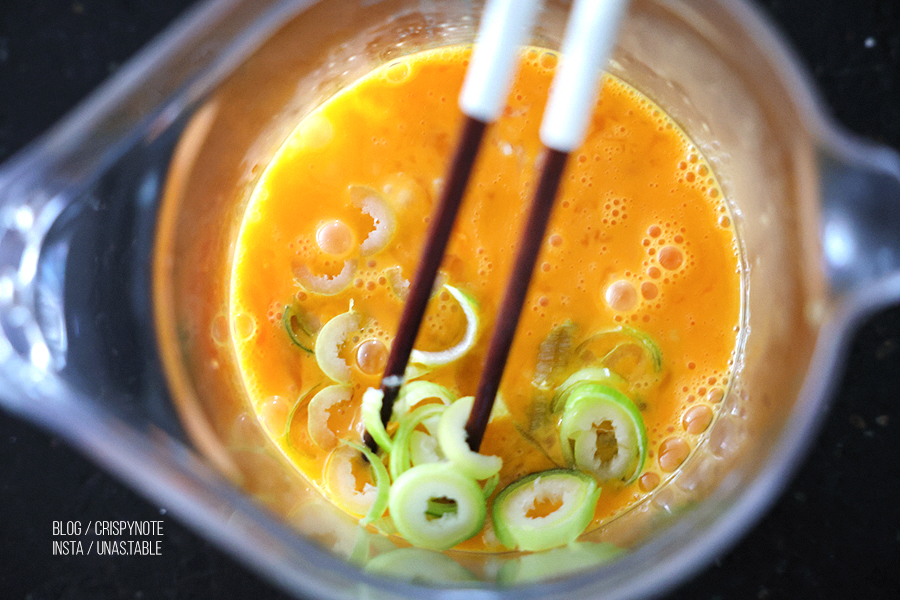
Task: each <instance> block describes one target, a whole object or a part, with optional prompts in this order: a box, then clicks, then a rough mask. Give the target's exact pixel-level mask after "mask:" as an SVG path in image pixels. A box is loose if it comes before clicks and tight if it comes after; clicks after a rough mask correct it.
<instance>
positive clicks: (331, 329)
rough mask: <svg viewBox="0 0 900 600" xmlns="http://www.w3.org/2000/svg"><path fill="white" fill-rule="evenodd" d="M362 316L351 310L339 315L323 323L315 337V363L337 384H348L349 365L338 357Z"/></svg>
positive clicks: (357, 328)
mask: <svg viewBox="0 0 900 600" xmlns="http://www.w3.org/2000/svg"><path fill="white" fill-rule="evenodd" d="M361 321H362V315H360V314H359V313H358V312H356V311H354V310H353V304H352V302H351V304H350V310H348V311H347V312H345V313H341V314H339V315H337V316H336V317H334V318H333V319H331V320H330V321H328V322H327V323H325V325H324V326H323V327H322V329H321V330H320V331H319V335H318V336H317V337H316V362H317V363H318V365H319V368H320V369H321V370H322V372H323V373H325V375H326V376H327V377H330V378H331V379H333V380H334V381H336V382H338V383H344V384H349V383H350V365H348V364H347V363H346V361H344V359H342V358H341V357H340V356H339V353H340V350H341V346H343V345H344V343H345V342H346V341H347V337H348V336H350V334H352V333H355V332H357V331H359V325H360V322H361Z"/></svg>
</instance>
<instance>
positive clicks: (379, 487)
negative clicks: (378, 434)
mask: <svg viewBox="0 0 900 600" xmlns="http://www.w3.org/2000/svg"><path fill="white" fill-rule="evenodd" d="M346 443H347V445H348V446H350V447H351V448H353V449H354V450H359V451H360V452H362V454H363V456H365V457H366V460H367V461H369V465H371V467H372V472H373V473H375V488H376V493H375V500H374V501H373V502H372V506H371V507H370V508H369V511H368V512H367V513H366V515H365V516H364V517H363V518H362V519H360V520H359V524H360V525H368V524H369V523H371V522H373V521H375V520H376V519H380V518H381V515H383V514H384V511H386V510H387V507H388V502H389V501H390V488H391V479H390V477H389V476H388V472H387V469H385V468H384V463H382V462H381V459H380V458H378V457H377V456H375V453H373V452H372V451H371V450H369V449H368V448H366V447H365V446H363V445H361V444H355V443H353V442H346Z"/></svg>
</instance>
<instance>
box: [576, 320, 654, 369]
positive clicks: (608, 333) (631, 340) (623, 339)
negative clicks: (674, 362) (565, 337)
mask: <svg viewBox="0 0 900 600" xmlns="http://www.w3.org/2000/svg"><path fill="white" fill-rule="evenodd" d="M575 355H576V356H577V357H578V358H579V360H580V361H581V363H582V364H585V365H590V366H597V365H599V366H601V367H609V368H610V369H612V370H613V371H614V372H615V373H617V374H619V375H621V376H622V377H624V378H625V379H627V380H629V381H630V382H631V383H634V382H635V381H638V380H640V379H645V378H648V377H652V376H655V375H656V374H657V373H659V372H660V370H661V369H662V351H660V349H659V346H657V345H656V343H655V342H654V341H653V340H652V339H651V338H650V336H648V335H647V334H646V333H644V332H643V331H639V330H637V329H635V328H633V327H628V326H627V325H619V326H618V327H614V328H612V329H606V330H603V331H598V332H596V333H595V334H594V335H592V336H590V337H589V338H588V339H586V340H585V341H584V342H582V343H581V344H579V345H578V348H576V349H575Z"/></svg>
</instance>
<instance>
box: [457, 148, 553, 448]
mask: <svg viewBox="0 0 900 600" xmlns="http://www.w3.org/2000/svg"><path fill="white" fill-rule="evenodd" d="M568 158H569V153H568V152H561V151H559V150H553V149H549V148H548V149H547V150H546V154H545V157H544V165H543V167H542V168H541V176H540V179H539V181H538V186H537V189H536V190H535V193H534V198H533V200H532V203H531V212H530V213H529V215H528V222H527V223H526V225H525V231H524V233H523V236H522V244H521V245H520V246H519V252H518V254H517V255H516V262H515V263H514V265H513V271H512V275H510V278H509V283H508V284H507V286H506V291H505V293H504V296H503V303H502V304H501V305H500V312H499V313H498V314H499V316H498V319H497V324H496V326H495V327H494V333H493V335H491V342H490V345H489V346H488V353H487V358H486V359H485V364H484V370H483V371H482V372H481V380H480V381H479V382H478V391H477V392H476V394H475V403H474V405H473V407H472V412H471V413H470V414H469V419H468V421H466V434H467V440H466V441H467V442H468V443H469V448H471V449H472V451H473V452H478V449H479V448H480V447H481V441H482V439H483V438H484V430H485V428H486V427H487V423H488V419H490V416H491V409H492V408H493V406H494V398H496V396H497V390H498V389H499V387H500V378H501V377H502V376H503V369H504V367H505V366H506V359H507V358H508V357H509V349H510V347H511V346H512V342H513V337H515V333H516V327H517V326H518V324H519V316H520V315H521V313H522V306H523V305H524V304H525V296H526V294H527V293H528V286H529V284H530V283H531V276H532V273H533V272H534V263H535V261H536V260H537V257H538V254H539V253H540V250H541V242H542V241H543V239H544V233H545V232H546V231H547V222H548V221H549V220H550V213H551V212H552V210H553V203H554V200H555V199H556V192H557V190H558V189H559V183H560V180H561V179H562V175H563V171H564V170H565V167H566V160H567V159H568Z"/></svg>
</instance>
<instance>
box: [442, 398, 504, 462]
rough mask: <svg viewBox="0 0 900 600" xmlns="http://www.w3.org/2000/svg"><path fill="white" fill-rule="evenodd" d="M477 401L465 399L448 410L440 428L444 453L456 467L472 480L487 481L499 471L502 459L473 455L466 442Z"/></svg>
mask: <svg viewBox="0 0 900 600" xmlns="http://www.w3.org/2000/svg"><path fill="white" fill-rule="evenodd" d="M474 402H475V398H474V397H472V396H466V397H465V398H460V399H459V400H457V401H456V402H454V403H453V404H451V405H450V406H448V407H447V409H446V410H445V411H444V414H443V415H441V421H440V423H439V424H438V442H439V443H440V445H441V452H443V453H444V456H446V457H447V458H448V459H449V460H450V461H451V462H452V463H453V464H454V465H456V467H457V468H458V469H459V470H460V471H461V472H463V473H465V474H466V475H468V476H470V477H472V478H473V479H487V478H489V477H491V476H492V475H494V474H495V473H497V472H499V471H500V467H502V466H503V459H501V458H500V457H499V456H487V455H485V454H479V453H478V452H472V449H471V448H469V443H468V442H467V441H466V439H467V437H468V436H467V434H466V421H467V420H468V418H469V413H471V412H472V405H473V404H474Z"/></svg>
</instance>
